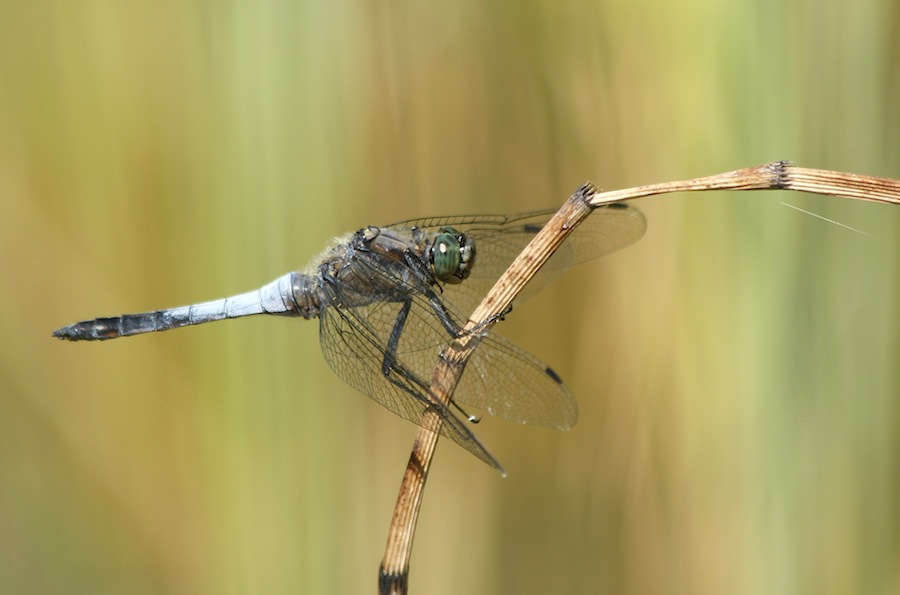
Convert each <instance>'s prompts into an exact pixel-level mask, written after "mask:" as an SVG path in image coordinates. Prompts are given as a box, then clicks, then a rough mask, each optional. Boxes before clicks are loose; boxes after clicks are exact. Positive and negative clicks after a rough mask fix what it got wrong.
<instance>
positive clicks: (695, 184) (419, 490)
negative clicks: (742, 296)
mask: <svg viewBox="0 0 900 595" xmlns="http://www.w3.org/2000/svg"><path fill="white" fill-rule="evenodd" d="M704 190H794V191H800V192H810V193H814V194H824V195H831V196H843V197H847V198H852V199H857V200H868V201H875V202H886V203H892V204H900V181H897V180H891V179H886V178H876V177H872V176H862V175H858V174H850V173H842V172H834V171H828V170H817V169H807V168H801V167H796V166H794V165H791V164H790V163H789V162H787V161H777V162H774V163H768V164H765V165H760V166H756V167H749V168H745V169H739V170H735V171H731V172H726V173H722V174H717V175H713V176H707V177H702V178H694V179H690V180H682V181H675V182H664V183H661V184H651V185H646V186H638V187H635V188H628V189H624V190H614V191H610V192H603V193H597V192H596V189H595V188H594V186H593V185H591V184H585V185H584V186H582V187H581V188H579V189H578V191H576V192H575V193H574V194H573V195H572V196H571V197H570V198H569V200H568V201H566V203H565V204H564V205H563V207H562V208H561V209H560V210H559V212H558V213H557V214H556V215H554V217H553V218H552V219H551V220H550V221H549V222H548V223H547V224H546V225H545V226H544V228H543V229H542V230H541V231H540V233H538V234H537V235H536V236H535V237H534V239H533V240H532V242H531V243H530V244H529V245H528V246H527V247H526V248H525V250H523V251H522V253H521V254H520V255H519V256H518V257H517V258H516V260H515V261H514V262H513V263H512V264H511V265H510V267H509V269H508V270H507V271H506V272H505V273H504V274H503V276H501V277H500V279H499V280H498V281H497V283H496V285H494V287H493V289H491V291H490V292H489V293H488V295H487V296H485V298H484V300H483V301H482V302H481V304H480V305H479V306H478V308H476V310H475V312H473V313H472V315H471V317H470V320H469V323H468V324H467V325H466V329H467V330H472V329H473V328H475V327H478V326H479V324H480V321H490V320H496V318H497V317H498V316H499V315H501V314H502V313H503V312H504V311H506V309H507V308H508V307H509V305H510V304H511V303H512V301H513V299H515V297H516V296H517V295H518V294H519V292H520V291H521V290H522V289H523V288H524V287H525V285H526V284H527V283H528V281H529V280H530V279H531V278H532V277H533V276H534V275H535V273H537V271H538V270H539V269H540V268H541V266H543V264H544V263H545V262H546V261H547V259H549V258H550V256H552V255H553V253H554V252H555V251H556V249H557V248H558V247H559V246H560V245H561V244H562V242H563V241H565V239H566V238H567V237H568V236H569V234H570V233H571V232H572V231H573V230H574V229H575V228H576V227H577V226H578V224H579V223H581V222H582V221H583V220H584V219H585V218H586V217H587V216H588V215H589V214H590V212H591V210H592V209H593V208H595V207H598V206H602V205H606V204H610V203H615V202H621V201H625V200H630V199H634V198H641V197H646V196H653V195H657V194H668V193H672V192H696V191H704ZM485 326H486V327H490V326H492V323H489V324H487V325H485ZM478 340H479V333H478V332H473V333H470V334H464V335H463V336H462V337H460V338H458V339H456V340H455V341H453V342H452V343H451V344H450V345H448V347H447V348H446V349H445V350H444V352H443V353H442V354H441V357H440V359H439V361H438V362H437V367H436V368H435V372H434V376H433V379H432V384H431V393H430V394H431V397H432V398H434V399H439V400H440V401H442V402H443V403H445V404H446V403H449V402H450V399H451V398H452V395H453V390H454V389H455V387H456V385H457V383H458V381H459V378H460V376H461V375H462V371H463V368H464V365H465V362H466V360H467V358H468V357H469V355H470V354H471V353H472V350H473V349H475V348H476V347H477V345H478ZM440 423H441V422H440V419H439V418H438V417H437V416H436V415H434V414H432V413H431V412H427V413H426V414H425V417H424V418H423V419H422V422H421V427H420V429H419V431H418V433H417V435H416V440H415V443H414V445H413V449H412V453H411V454H410V458H409V462H408V464H407V467H406V472H405V473H404V476H403V481H402V484H401V488H400V495H399V497H398V500H397V504H396V506H395V508H394V516H393V518H392V520H391V526H390V529H389V532H388V540H387V547H386V549H385V555H384V559H383V561H382V564H381V569H380V573H379V593H383V594H385V593H392V594H403V593H406V592H407V585H408V582H407V581H408V575H409V559H410V555H411V554H412V544H413V537H414V534H415V527H416V519H417V518H418V512H419V507H420V506H421V502H422V494H423V491H424V488H425V481H426V480H427V478H428V471H429V469H430V466H431V459H432V456H433V455H434V449H435V447H436V445H437V439H438V430H439V428H440Z"/></svg>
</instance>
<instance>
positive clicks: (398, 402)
mask: <svg viewBox="0 0 900 595" xmlns="http://www.w3.org/2000/svg"><path fill="white" fill-rule="evenodd" d="M402 308H403V304H399V303H388V302H381V303H376V304H372V305H371V306H366V307H362V308H349V309H339V308H335V307H326V308H324V309H323V310H322V312H321V315H320V320H321V325H320V327H319V339H320V342H321V346H322V354H323V355H324V357H325V361H326V362H328V365H329V366H330V367H331V369H332V370H333V371H334V373H335V374H337V375H338V376H339V377H340V378H341V379H342V380H344V381H345V382H346V383H347V384H349V385H350V386H352V387H354V388H356V389H357V390H359V391H360V392H362V393H364V394H366V395H368V396H369V397H371V398H372V399H374V400H375V401H376V402H378V403H380V404H381V405H383V406H384V407H385V408H387V409H388V410H389V411H392V412H393V413H395V414H396V415H399V416H400V417H402V418H404V419H407V420H409V421H412V422H413V423H416V424H418V423H420V421H421V420H422V416H423V415H424V414H425V411H427V410H429V409H430V410H432V411H434V412H436V413H437V414H438V416H440V418H441V421H442V422H443V423H442V424H441V429H440V433H441V435H443V436H444V437H446V438H450V439H451V440H453V441H454V442H456V443H457V444H459V445H460V446H462V447H463V448H464V449H466V450H467V451H469V452H470V453H472V454H473V455H475V456H476V457H478V458H479V459H481V460H482V461H484V462H485V463H487V464H488V465H490V466H491V467H494V468H495V469H498V470H500V471H501V472H503V468H502V467H501V466H500V463H499V462H498V461H497V460H496V459H495V458H494V457H493V456H492V455H491V454H490V453H489V452H488V451H487V449H485V447H484V446H483V445H482V444H481V443H480V442H479V441H478V439H477V438H476V437H475V435H474V434H473V433H472V430H470V429H469V427H468V425H467V424H466V422H464V421H462V420H461V419H460V418H459V417H458V416H457V415H455V414H454V413H453V412H452V411H451V410H450V409H449V408H448V407H446V406H445V405H444V404H443V403H441V402H439V401H435V400H432V399H431V398H430V397H429V394H428V385H429V383H430V380H431V371H433V369H434V367H435V365H436V364H437V362H438V360H437V351H438V350H435V349H428V350H426V349H418V350H417V351H416V352H415V355H411V354H410V352H409V346H406V345H405V346H404V348H403V350H404V354H403V355H402V356H401V355H399V354H397V355H391V356H390V359H391V365H390V368H389V371H388V373H387V374H386V373H385V366H384V363H385V357H386V351H385V349H384V346H385V344H386V338H385V333H387V334H388V335H389V334H390V329H392V328H393V326H394V324H396V321H397V316H399V313H400V310H401V309H402ZM419 327H421V324H413V325H412V326H411V328H409V329H408V334H409V336H410V338H412V336H413V333H415V332H417V329H418V328H419ZM406 334H407V333H405V334H404V337H405V335H406ZM426 354H428V356H426ZM432 355H433V357H430V356H432ZM428 359H431V364H430V366H431V370H429V371H428V375H426V373H425V372H424V371H423V370H424V362H425V361H426V360H428ZM426 378H427V379H428V381H427V382H426V380H425V379H426Z"/></svg>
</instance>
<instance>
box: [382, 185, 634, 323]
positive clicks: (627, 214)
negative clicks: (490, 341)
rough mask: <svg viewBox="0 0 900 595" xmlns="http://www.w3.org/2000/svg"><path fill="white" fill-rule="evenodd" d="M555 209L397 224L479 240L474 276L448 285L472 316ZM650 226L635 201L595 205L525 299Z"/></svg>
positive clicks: (453, 300) (452, 298) (451, 296)
mask: <svg viewBox="0 0 900 595" xmlns="http://www.w3.org/2000/svg"><path fill="white" fill-rule="evenodd" d="M555 213H556V211H555V210H544V211H534V212H531V213H522V214H519V215H473V216H459V217H433V218H428V219H413V220H409V221H404V222H401V223H398V224H396V225H397V226H402V227H421V228H427V229H437V228H440V227H443V226H451V227H453V228H455V229H457V230H458V231H461V232H465V233H467V234H469V236H470V237H472V238H473V239H474V240H475V266H474V267H473V268H472V272H471V274H470V276H469V278H468V279H466V280H465V281H463V282H462V283H460V284H457V285H445V286H444V287H443V289H444V292H445V295H444V296H443V297H444V299H445V301H447V302H448V303H450V304H452V305H453V306H454V308H455V309H456V310H457V311H458V312H460V313H464V314H466V315H467V316H468V315H469V314H471V313H472V311H473V310H474V309H475V307H476V306H477V305H478V304H479V303H480V302H481V300H482V299H483V298H484V296H485V295H486V294H487V292H488V291H489V290H490V288H491V287H492V286H493V284H494V283H495V282H496V280H497V279H498V278H499V277H500V275H502V274H503V273H504V272H505V271H506V269H507V268H508V267H509V265H510V264H511V263H512V261H513V260H514V259H515V257H516V256H518V255H519V253H520V252H521V251H522V250H523V249H524V248H525V246H526V245H527V244H528V242H530V241H531V239H532V238H533V237H534V236H535V234H537V232H538V231H540V230H541V228H542V227H543V226H544V224H546V223H547V221H548V220H549V219H550V217H552V216H553V215H554V214H555ZM646 229H647V222H646V220H645V219H644V215H643V214H642V213H641V212H640V211H639V210H638V209H636V208H634V207H631V206H628V205H625V204H622V203H616V204H612V205H609V206H605V207H598V208H596V209H594V211H593V212H592V213H591V215H590V216H589V217H588V218H587V219H586V220H585V221H584V222H583V223H582V224H581V225H580V226H579V227H578V228H577V229H576V230H575V231H574V232H573V233H572V235H571V236H570V237H569V238H568V239H567V240H566V241H565V242H564V243H563V245H562V246H560V248H559V250H557V252H556V253H555V254H554V255H553V256H552V257H551V258H550V260H549V261H548V262H547V264H546V265H545V266H544V268H543V269H542V270H541V271H540V272H539V273H538V274H537V275H536V276H535V277H534V278H533V279H532V280H531V281H530V282H529V283H528V285H527V286H526V288H525V291H524V292H523V295H522V296H521V297H520V299H525V298H527V297H528V296H530V295H532V294H534V293H535V292H537V291H540V289H542V288H543V287H546V285H547V284H548V283H550V282H551V281H552V280H553V279H554V278H555V277H556V276H557V275H559V274H560V273H561V272H562V271H563V270H565V269H566V268H568V267H570V266H572V265H575V264H578V263H581V262H585V261H587V260H591V259H593V258H599V257H600V256H604V255H606V254H609V253H611V252H615V251H616V250H618V249H620V248H624V247H625V246H628V245H631V244H633V243H634V242H636V241H637V240H638V239H640V237H641V236H642V235H644V231H645V230H646Z"/></svg>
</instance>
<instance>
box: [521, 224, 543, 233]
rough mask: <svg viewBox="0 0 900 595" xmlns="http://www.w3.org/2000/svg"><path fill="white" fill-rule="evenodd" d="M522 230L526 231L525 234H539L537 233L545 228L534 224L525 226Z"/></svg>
mask: <svg viewBox="0 0 900 595" xmlns="http://www.w3.org/2000/svg"><path fill="white" fill-rule="evenodd" d="M522 228H523V229H524V230H525V233H537V232H539V231H541V229H543V228H544V226H543V225H535V224H534V223H526V224H525V225H523V226H522Z"/></svg>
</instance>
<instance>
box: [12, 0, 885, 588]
mask: <svg viewBox="0 0 900 595" xmlns="http://www.w3.org/2000/svg"><path fill="white" fill-rule="evenodd" d="M898 40H900V5H898V4H897V2H896V1H895V0H859V1H856V2H843V1H841V2H839V1H836V0H826V1H819V2H813V1H808V0H787V1H786V2H785V1H779V2H775V1H772V0H763V1H758V0H752V1H751V0H738V1H737V2H715V1H708V0H707V1H704V0H694V1H690V2H674V1H671V0H665V1H662V2H660V1H653V2H651V1H648V0H638V1H637V2H626V1H624V0H609V1H605V2H584V1H581V2H579V1H577V0H572V1H563V2H496V3H481V2H467V1H461V2H452V3H437V2H434V3H416V2H371V3H366V2H334V3H325V2H315V3H314V2H304V1H294V2H286V1H274V0H261V1H257V2H203V1H196V0H188V1H184V0H179V1H177V2H176V1H170V0H163V1H159V0H155V1H152V2H151V1H135V2H104V1H95V0H94V1H90V0H80V1H75V2H72V1H68V0H66V1H62V0H57V1H52V0H36V1H33V2H28V3H26V2H4V3H3V4H2V6H0V274H2V278H3V289H2V291H0V334H2V340H0V405H2V408H0V592H3V593H85V594H87V593H92V594H93V593H129V594H133V593H184V594H197V593H210V594H220V593H226V594H228V593H322V592H329V593H351V592H354V593H371V592H374V591H375V586H376V571H377V568H378V564H379V561H380V559H381V555H382V552H383V547H384V539H385V535H386V531H387V526H388V523H389V520H390V515H391V509H392V506H393V502H394V499H395V497H396V492H397V488H398V486H399V481H400V477H401V474H402V472H403V468H404V466H405V463H406V458H407V455H408V451H409V447H410V445H411V443H412V439H413V436H414V434H415V428H414V426H412V425H411V424H409V423H406V422H403V421H401V420H400V419H399V418H396V417H394V416H392V415H391V414H390V413H388V412H386V411H384V410H382V409H381V408H380V407H378V406H377V405H375V404H374V403H373V402H371V401H369V400H368V399H366V398H365V397H363V396H361V395H359V394H357V393H355V392H354V391H353V390H352V389H350V388H349V387H347V386H346V385H344V384H342V383H341V382H340V381H339V380H338V379H337V378H336V377H335V376H334V375H333V374H332V373H331V372H330V370H329V369H328V367H327V365H326V364H325V363H324V360H323V359H322V357H321V355H320V352H319V346H318V336H317V329H318V324H317V323H316V322H307V321H302V320H285V319H268V318H259V319H252V318H251V319H243V320H237V321H230V322H228V323H221V324H216V325H208V326H205V327H198V328H194V329H185V330H181V331H177V332H171V333H163V334H159V335H153V336H144V337H139V338H134V339H129V340H121V341H112V342H108V343H102V344H67V343H62V342H59V341H55V340H53V339H52V338H51V337H50V332H51V331H52V330H53V329H54V328H56V327H58V326H61V325H64V324H68V323H70V322H74V321H76V320H81V319H84V318H90V317H94V316H100V315H113V314H119V313H122V312H138V311H145V310H151V309H156V308H160V307H168V306H176V305H181V304H186V303H191V302H197V301H205V300H208V299H213V298H217V297H224V296H226V295H231V294H233V293H238V292H243V291H247V290H250V289H253V288H254V287H257V286H259V285H260V284H262V283H264V282H267V281H269V280H270V279H273V278H275V277H276V276H278V275H280V274H282V273H284V272H287V271H289V270H293V269H298V268H302V267H303V266H304V265H305V264H306V263H307V262H308V261H309V260H310V259H311V258H312V257H313V256H315V255H316V254H317V253H318V252H319V251H320V250H321V249H323V248H324V247H325V246H326V245H327V243H328V241H329V240H330V238H332V237H333V236H335V235H337V234H340V233H343V232H347V231H352V230H354V229H357V228H359V227H362V226H364V225H368V224H385V223H390V222H393V221H396V220H400V219H405V218H410V217H420V216H428V215H437V214H454V213H466V212H491V213H503V212H516V211H524V210H529V209H534V208H544V207H555V206H558V205H559V204H560V203H561V202H562V201H563V200H564V199H565V198H566V197H567V196H568V195H569V194H570V193H571V192H572V191H573V190H574V189H575V188H577V187H578V186H579V185H580V184H581V183H582V182H583V181H584V180H586V179H589V178H590V179H593V180H595V181H596V182H597V183H598V184H599V185H600V186H602V187H604V188H606V189H614V188H621V187H627V186H635V185H639V184H645V183H652V182H660V181H665V180H670V179H681V178H688V177H695V176H700V175H706V174H712V173H717V172H720V171H727V170H731V169H737V168H740V167H745V166H750V165H756V164H760V163H764V162H768V161H774V160H777V159H792V160H794V161H795V162H797V163H798V164H799V165H803V166H808V167H819V168H829V169H837V170H843V171H854V172H858V173H865V174H872V175H880V176H886V177H893V178H900V42H898ZM782 201H783V202H787V203H789V204H791V205H795V206H799V207H801V208H804V209H808V210H811V211H814V212H815V213H817V214H820V215H823V216H826V217H829V218H831V219H834V220H836V221H839V222H841V223H843V224H845V225H850V226H853V227H855V228H858V229H861V230H863V231H864V232H865V233H866V234H868V235H863V234H860V233H854V232H852V231H848V230H847V229H844V228H842V227H839V226H837V225H833V224H829V223H827V222H824V221H822V220H819V219H816V218H814V217H811V216H808V215H805V214H803V213H800V212H798V211H795V210H792V209H790V208H787V207H786V206H784V205H782V204H781V202H782ZM637 206H639V207H640V208H641V209H642V210H643V211H644V212H645V214H646V215H647V217H648V220H649V230H648V233H647V235H646V236H645V238H644V239H643V240H642V241H641V242H639V243H638V244H637V245H635V246H633V247H631V248H628V249H626V250H623V251H621V252H618V253H616V254H615V255H612V256H610V257H607V258H605V259H602V260H601V261H598V262H596V263H592V264H590V265H584V266H582V267H580V268H579V269H577V271H573V273H572V274H569V275H566V276H565V277H564V278H563V279H562V280H561V281H560V283H559V284H557V285H555V286H554V287H552V288H549V289H548V290H546V291H545V292H544V293H543V294H541V295H540V296H538V297H536V298H534V299H533V300H531V301H529V302H528V303H527V304H524V305H522V306H521V307H519V308H517V309H516V311H515V312H514V313H513V314H512V315H511V316H510V317H509V319H508V321H506V322H504V323H503V324H502V325H501V326H500V327H499V331H500V332H501V333H504V334H507V335H508V336H511V337H513V338H514V339H515V340H516V341H518V342H519V343H520V344H521V345H523V346H525V347H526V348H527V349H529V350H530V351H533V352H534V353H535V354H537V355H538V356H539V357H541V358H542V359H544V360H546V361H548V362H550V363H552V365H553V366H554V367H555V368H556V369H557V370H558V371H559V372H560V374H561V375H562V376H563V377H564V378H566V380H567V382H568V384H569V385H570V387H571V388H572V391H573V392H574V393H575V395H576V397H577V398H578V401H579V406H580V421H579V424H578V425H577V426H576V428H575V429H573V430H572V431H571V432H568V433H562V432H553V431H549V430H543V429H537V428H529V427H520V426H518V425H516V424H510V423H507V422H503V421H499V420H494V419H490V418H488V419H486V420H485V421H484V422H483V423H482V424H481V426H480V427H479V428H478V432H479V435H480V436H481V437H482V439H483V440H484V442H485V443H486V444H487V445H488V447H489V448H490V449H491V450H492V452H493V453H494V454H495V455H496V456H497V457H498V458H499V459H500V460H501V461H502V462H503V463H504V464H505V466H506V468H507V469H508V471H509V473H510V475H509V477H508V478H507V479H501V478H500V476H499V475H498V474H496V473H495V472H493V471H492V470H490V469H489V468H488V467H487V466H485V465H483V464H482V463H480V462H478V461H477V460H476V459H474V458H473V457H471V456H470V455H468V454H467V453H465V452H464V451H462V450H461V449H459V448H457V447H456V446H455V445H453V444H450V443H443V442H442V444H441V445H440V447H439V450H438V455H437V458H436V461H435V467H434V471H433V473H432V477H431V481H430V483H429V485H428V488H427V493H426V496H425V503H424V509H423V512H422V515H421V518H420V528H419V532H418V536H417V540H416V549H415V552H414V555H413V559H412V572H411V587H412V592H413V593H430V594H441V593H463V592H464V593H517V594H518V593H547V592H555V593H563V592H565V593H635V594H646V593H710V594H713V593H715V594H720V593H747V594H750V593H753V594H755V593H770V594H771V593H816V594H823V593H900V437H898V431H900V407H898V400H900V211H898V210H897V209H896V208H895V207H893V208H892V207H889V206H884V205H877V204H868V203H861V202H854V201H848V200H841V199H838V198H826V197H817V196H804V195H800V194H794V193H786V192H763V193H743V194H736V193H732V194H728V193H717V194H706V195H700V194H697V195H674V196H665V197H658V198H652V199H646V200H643V201H639V202H638V203H637Z"/></svg>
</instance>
